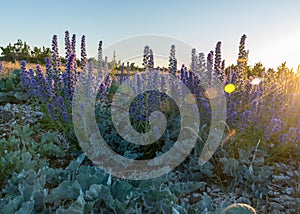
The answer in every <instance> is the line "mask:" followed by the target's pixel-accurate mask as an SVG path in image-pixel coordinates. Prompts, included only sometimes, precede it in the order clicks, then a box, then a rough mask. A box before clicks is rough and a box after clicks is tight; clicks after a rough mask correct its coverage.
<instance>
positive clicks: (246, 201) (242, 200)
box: [237, 197, 252, 205]
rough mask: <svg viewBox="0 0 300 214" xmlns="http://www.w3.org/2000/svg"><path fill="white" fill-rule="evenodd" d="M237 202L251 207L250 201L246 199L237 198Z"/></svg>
mask: <svg viewBox="0 0 300 214" xmlns="http://www.w3.org/2000/svg"><path fill="white" fill-rule="evenodd" d="M237 202H238V203H244V204H249V205H252V203H251V201H250V200H249V199H248V198H246V197H239V198H238V200H237Z"/></svg>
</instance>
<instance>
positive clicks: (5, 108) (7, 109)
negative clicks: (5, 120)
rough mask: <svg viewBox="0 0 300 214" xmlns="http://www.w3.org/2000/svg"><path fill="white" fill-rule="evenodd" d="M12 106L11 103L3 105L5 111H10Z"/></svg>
mask: <svg viewBox="0 0 300 214" xmlns="http://www.w3.org/2000/svg"><path fill="white" fill-rule="evenodd" d="M10 108H11V104H10V103H6V105H5V106H4V107H3V110H4V111H9V110H10Z"/></svg>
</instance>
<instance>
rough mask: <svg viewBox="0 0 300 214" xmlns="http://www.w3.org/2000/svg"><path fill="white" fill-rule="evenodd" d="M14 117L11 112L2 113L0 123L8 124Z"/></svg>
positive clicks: (0, 113)
mask: <svg viewBox="0 0 300 214" xmlns="http://www.w3.org/2000/svg"><path fill="white" fill-rule="evenodd" d="M12 117H13V115H12V113H11V112H10V111H6V110H4V111H1V112H0V122H1V123H6V122H8V121H10V120H11V119H12Z"/></svg>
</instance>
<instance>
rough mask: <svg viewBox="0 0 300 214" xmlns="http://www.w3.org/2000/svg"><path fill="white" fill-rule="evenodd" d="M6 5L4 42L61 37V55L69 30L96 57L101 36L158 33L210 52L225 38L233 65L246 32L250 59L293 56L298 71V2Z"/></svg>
mask: <svg viewBox="0 0 300 214" xmlns="http://www.w3.org/2000/svg"><path fill="white" fill-rule="evenodd" d="M0 8H1V9H0V20H1V28H0V29H1V30H0V46H6V45H7V44H8V43H9V42H11V43H14V42H16V40H17V39H18V38H21V39H22V40H24V41H27V42H28V44H30V45H31V46H50V45H51V38H52V35H53V34H57V35H58V37H59V43H60V50H61V51H62V53H63V51H64V50H63V48H64V47H63V40H64V32H65V30H69V31H70V33H75V34H76V35H77V37H78V39H79V38H80V37H81V35H82V34H84V35H86V37H87V51H88V55H89V56H90V57H92V56H95V55H96V52H97V45H98V42H99V40H103V42H104V47H105V46H108V45H109V44H112V43H114V42H116V41H119V40H121V39H124V38H128V37H131V36H137V35H144V34H155V35H166V36H170V37H174V38H177V39H179V40H182V41H185V42H187V43H189V44H191V45H192V46H194V47H195V48H197V50H198V51H202V52H204V53H208V52H209V51H210V50H214V48H215V44H216V42H217V41H222V51H223V58H225V60H226V62H227V65H228V64H231V63H235V61H236V58H237V52H238V44H239V39H240V37H241V35H242V34H244V33H245V34H246V35H247V37H248V38H247V48H248V49H249V50H250V56H249V63H250V64H254V63H255V62H258V61H261V62H262V63H263V64H264V65H265V66H266V67H274V68H276V67H277V66H279V65H280V64H281V62H283V61H287V64H288V66H290V67H294V68H295V67H296V66H297V65H298V64H299V63H300V53H299V49H300V13H299V10H300V1H298V0H294V1H292V0H287V1H283V0H282V1H279V0H277V1H276V0H274V1H271V0H265V1H259V0H252V1H238V0H227V1H209V0H207V1H201V0H198V1H196V0H193V1H192V0H186V1H183V0H182V1H179V0H178V1H175V0H173V1H171V0H151V1H144V0H131V1H130V0H128V1H125V0H124V1H109V0H105V1H104V0H103V1H100V0H98V1H96V0H94V1H93V0H86V1H79V0H66V1H58V0H51V1H41V0H39V1H38V0H26V1H24V0H19V1H17V0H9V1H8V0H6V1H0ZM77 44H78V45H77V46H79V40H78V43H77ZM142 51H143V50H141V52H142ZM154 53H155V50H154ZM109 58H111V56H109Z"/></svg>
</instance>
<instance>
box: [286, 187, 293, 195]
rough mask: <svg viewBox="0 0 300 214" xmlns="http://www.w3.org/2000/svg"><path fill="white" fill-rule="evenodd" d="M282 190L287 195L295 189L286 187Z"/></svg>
mask: <svg viewBox="0 0 300 214" xmlns="http://www.w3.org/2000/svg"><path fill="white" fill-rule="evenodd" d="M284 192H285V193H286V194H288V195H291V194H293V193H294V192H295V191H294V189H293V188H291V187H288V188H286V189H285V190H284Z"/></svg>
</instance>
